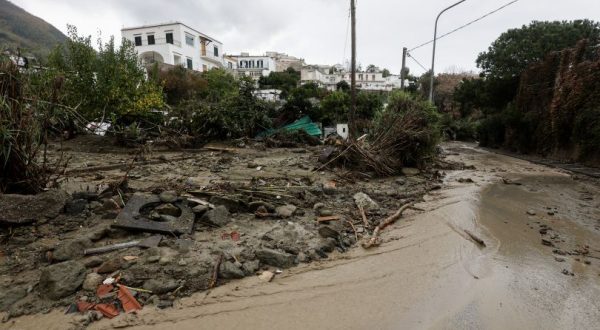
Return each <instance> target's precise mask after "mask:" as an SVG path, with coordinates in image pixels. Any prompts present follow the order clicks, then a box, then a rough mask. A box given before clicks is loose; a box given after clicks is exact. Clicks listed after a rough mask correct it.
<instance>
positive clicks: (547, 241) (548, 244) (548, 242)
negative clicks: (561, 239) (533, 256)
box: [542, 239, 554, 246]
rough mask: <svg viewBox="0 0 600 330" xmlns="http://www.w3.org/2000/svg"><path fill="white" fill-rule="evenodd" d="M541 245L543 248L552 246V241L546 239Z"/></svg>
mask: <svg viewBox="0 0 600 330" xmlns="http://www.w3.org/2000/svg"><path fill="white" fill-rule="evenodd" d="M542 244H543V245H545V246H554V243H552V241H549V240H547V239H542Z"/></svg>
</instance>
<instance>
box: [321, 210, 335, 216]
mask: <svg viewBox="0 0 600 330" xmlns="http://www.w3.org/2000/svg"><path fill="white" fill-rule="evenodd" d="M319 216H320V217H330V216H333V211H332V210H329V209H321V210H319Z"/></svg>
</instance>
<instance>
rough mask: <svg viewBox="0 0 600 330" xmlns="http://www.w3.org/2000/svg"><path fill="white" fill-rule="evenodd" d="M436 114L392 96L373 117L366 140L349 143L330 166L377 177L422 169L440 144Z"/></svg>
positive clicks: (410, 98) (415, 100) (407, 97)
mask: <svg viewBox="0 0 600 330" xmlns="http://www.w3.org/2000/svg"><path fill="white" fill-rule="evenodd" d="M438 124H439V113H438V112H437V110H436V108H435V107H434V106H433V105H432V104H431V103H429V102H428V101H425V100H423V99H421V98H419V97H418V96H415V95H412V94H408V93H405V92H395V93H393V94H392V95H391V96H390V100H389V104H388V106H387V107H386V108H385V109H384V110H382V111H380V112H379V113H377V114H376V116H375V118H374V120H373V126H372V129H371V130H370V133H369V134H368V135H367V137H366V140H359V141H349V142H347V143H345V144H344V145H342V147H341V149H340V150H338V153H337V154H334V155H332V156H333V158H332V160H331V161H330V164H336V165H340V166H344V167H347V168H350V169H353V170H356V171H359V172H362V173H367V172H368V173H375V174H376V175H378V176H391V175H395V174H398V173H399V172H400V170H401V169H402V168H403V167H406V166H423V165H424V162H425V161H427V160H428V159H431V158H432V157H433V155H434V153H435V149H436V145H437V143H438V142H439V138H440V130H439V126H438Z"/></svg>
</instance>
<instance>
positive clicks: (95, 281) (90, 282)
mask: <svg viewBox="0 0 600 330" xmlns="http://www.w3.org/2000/svg"><path fill="white" fill-rule="evenodd" d="M103 280H104V277H103V276H102V275H100V274H98V273H89V274H87V276H86V277H85V280H84V281H83V286H82V287H83V289H84V290H86V291H93V292H95V291H96V289H97V288H98V286H99V285H100V284H102V281H103Z"/></svg>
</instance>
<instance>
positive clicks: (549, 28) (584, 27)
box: [477, 20, 600, 80]
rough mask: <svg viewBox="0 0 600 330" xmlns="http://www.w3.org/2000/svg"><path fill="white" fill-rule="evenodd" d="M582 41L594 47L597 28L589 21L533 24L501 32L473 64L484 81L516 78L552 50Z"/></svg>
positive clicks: (598, 38) (599, 35)
mask: <svg viewBox="0 0 600 330" xmlns="http://www.w3.org/2000/svg"><path fill="white" fill-rule="evenodd" d="M582 39H589V40H590V42H591V43H592V44H597V43H598V41H600V25H599V24H598V23H596V22H593V21H590V20H576V21H554V22H540V21H534V22H532V23H531V24H529V25H528V26H525V25H524V26H523V27H521V28H518V29H510V30H508V31H507V32H505V33H503V34H502V35H501V36H500V37H499V38H498V39H496V41H494V43H492V45H491V46H490V47H489V49H488V51H487V52H483V53H481V54H480V55H479V57H478V58H477V65H478V66H479V67H480V68H481V69H482V70H483V73H484V74H485V76H486V77H488V78H496V79H502V80H504V79H518V78H519V77H520V76H521V72H523V71H524V70H525V69H526V68H527V67H528V66H529V65H530V64H533V63H536V62H539V61H541V60H542V59H544V57H545V56H546V55H547V54H548V53H550V52H552V51H559V50H562V49H565V48H569V47H574V46H575V44H576V43H577V42H578V41H580V40H582Z"/></svg>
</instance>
